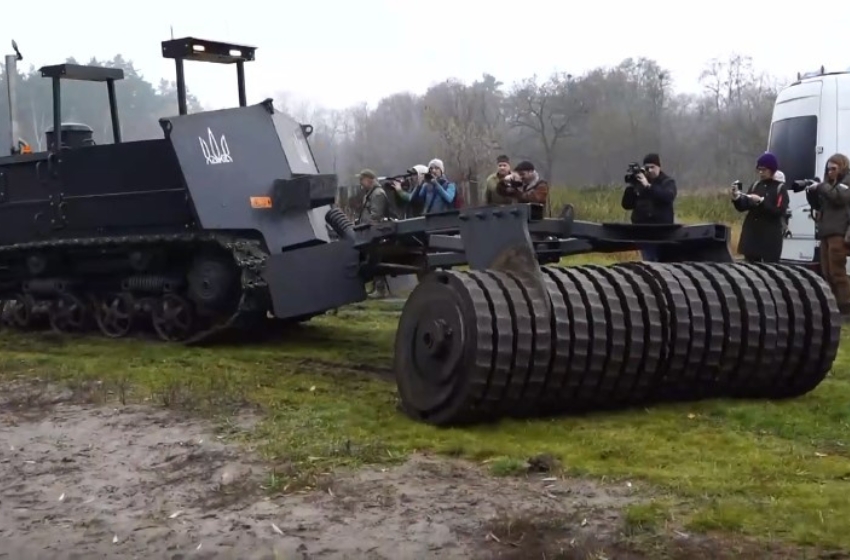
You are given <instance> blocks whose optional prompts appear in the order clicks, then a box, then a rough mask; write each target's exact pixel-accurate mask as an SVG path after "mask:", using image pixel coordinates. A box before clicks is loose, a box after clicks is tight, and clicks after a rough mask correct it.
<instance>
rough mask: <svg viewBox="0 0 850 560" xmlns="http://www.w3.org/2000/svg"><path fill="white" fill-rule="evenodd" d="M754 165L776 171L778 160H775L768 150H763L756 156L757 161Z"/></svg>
mask: <svg viewBox="0 0 850 560" xmlns="http://www.w3.org/2000/svg"><path fill="white" fill-rule="evenodd" d="M756 167H764V168H765V169H770V170H771V171H772V172H774V173H776V170H777V169H779V161H777V159H776V156H775V155H773V154H771V153H770V152H765V153H763V154H762V155H761V156H760V157H759V158H758V161H756Z"/></svg>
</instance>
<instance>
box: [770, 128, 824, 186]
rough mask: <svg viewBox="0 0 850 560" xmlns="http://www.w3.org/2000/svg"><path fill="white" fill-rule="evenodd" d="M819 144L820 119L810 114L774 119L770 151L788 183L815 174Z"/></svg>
mask: <svg viewBox="0 0 850 560" xmlns="http://www.w3.org/2000/svg"><path fill="white" fill-rule="evenodd" d="M817 144H818V118H817V117H816V116H814V115H807V116H805V117H793V118H790V119H783V120H781V121H776V122H774V123H773V125H772V126H771V127H770V141H769V145H768V148H767V150H768V151H769V152H773V154H774V155H776V158H777V159H778V160H779V168H780V169H781V170H782V172H783V173H785V182H786V183H790V182H792V181H796V180H797V179H810V178H811V177H812V173H813V172H814V171H815V165H817V153H816V152H815V150H817ZM818 173H821V171H819V170H818Z"/></svg>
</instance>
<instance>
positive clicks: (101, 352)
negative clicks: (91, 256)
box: [0, 191, 850, 548]
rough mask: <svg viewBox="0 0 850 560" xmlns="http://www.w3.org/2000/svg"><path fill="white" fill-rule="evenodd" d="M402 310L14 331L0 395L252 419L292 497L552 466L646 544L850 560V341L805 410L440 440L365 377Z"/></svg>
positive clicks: (570, 424)
mask: <svg viewBox="0 0 850 560" xmlns="http://www.w3.org/2000/svg"><path fill="white" fill-rule="evenodd" d="M566 192H567V193H569V196H571V197H572V201H573V203H574V204H576V205H577V206H579V207H580V208H582V209H583V210H582V212H585V213H586V214H581V213H580V217H582V218H587V219H595V220H611V219H621V218H618V217H613V216H610V215H605V214H604V213H603V211H602V208H603V207H604V206H606V204H608V203H610V202H611V201H612V200H617V201H618V199H617V198H616V196H615V195H614V194H612V193H606V192H594V191H585V192H579V191H566ZM558 196H561V193H560V192H559V193H558ZM593 200H598V204H595V203H591V202H589V201H593ZM576 201H578V202H576ZM725 204H728V200H720V199H718V198H717V197H711V196H708V197H705V198H704V199H703V200H701V201H696V202H694V201H692V200H691V199H687V198H686V199H684V200H683V201H682V205H681V208H682V210H681V214H682V215H685V214H686V210H685V209H687V212H693V214H690V218H691V219H689V221H714V220H720V221H727V222H728V223H735V222H733V221H731V220H721V217H723V216H724V212H725V213H726V215H727V217H729V216H731V217H732V218H736V219H737V216H734V215H732V214H730V212H729V209H728V208H727V207H726V206H725ZM589 258H590V257H586V256H585V257H581V258H575V259H568V261H569V262H574V263H579V262H586V261H587V260H589ZM616 258H620V256H610V255H609V256H606V260H609V261H610V260H612V259H616ZM597 262H599V261H597ZM602 262H605V261H602ZM399 310H400V305H399V304H397V303H396V304H393V303H389V302H369V303H366V304H362V305H353V306H349V307H346V308H344V309H342V310H340V312H339V313H338V314H337V315H335V316H323V317H318V318H316V319H314V320H313V321H311V322H310V323H308V324H306V325H303V326H301V327H299V328H297V329H294V330H293V331H292V332H290V333H288V334H286V335H284V336H283V337H282V339H281V340H280V341H279V342H277V343H274V344H262V345H260V344H258V345H250V346H240V347H219V348H184V347H180V346H170V345H163V344H160V343H154V342H150V343H149V342H144V341H110V340H103V339H98V338H63V339H58V338H56V337H53V336H49V335H30V336H25V335H22V334H18V333H12V332H2V333H0V349H2V352H0V380H4V381H6V382H9V381H13V380H15V381H21V380H26V381H29V382H33V383H34V386H35V387H36V392H37V387H39V386H41V387H44V386H46V385H47V384H49V383H62V384H65V385H67V386H70V387H71V388H73V389H75V390H77V391H78V392H81V393H85V395H86V397H87V398H92V397H96V398H104V399H109V400H110V401H112V402H115V401H121V402H149V403H152V404H155V405H159V406H168V407H173V408H176V409H181V410H184V409H190V410H194V411H196V412H197V413H201V414H213V415H220V416H223V417H227V416H228V415H230V414H232V413H235V412H236V411H239V410H244V408H245V407H246V406H249V407H253V409H255V410H256V411H257V412H258V413H259V417H260V421H259V424H258V425H256V427H254V428H252V429H251V430H250V431H249V432H248V433H245V434H243V436H242V437H244V438H246V439H248V440H249V441H250V442H251V443H253V444H255V445H256V446H257V447H258V448H259V449H260V451H261V452H262V453H263V454H264V455H265V456H266V457H267V458H268V459H269V461H270V462H271V464H272V465H274V466H275V469H276V470H275V473H274V474H273V475H272V476H271V477H270V478H271V480H270V482H271V483H272V484H273V485H274V486H275V488H277V489H280V490H291V489H294V488H300V487H304V486H309V485H312V484H315V483H316V480H317V478H318V476H319V474H320V473H322V472H327V471H329V470H331V469H333V468H335V467H341V466H353V467H356V466H360V465H363V464H376V463H377V464H381V463H386V464H388V463H393V462H397V461H401V460H403V459H404V458H405V457H406V456H407V455H409V454H410V453H411V452H414V451H426V452H433V453H442V454H447V455H452V456H459V457H464V458H468V459H470V460H474V461H480V462H485V461H486V464H487V466H488V468H489V471H490V473H491V474H493V475H495V476H512V475H516V474H519V473H522V472H523V471H524V465H525V462H526V460H528V459H529V458H531V457H535V456H539V455H541V454H549V455H552V456H553V457H555V458H556V459H557V460H558V461H559V462H560V464H561V465H562V468H563V471H564V473H565V474H568V475H581V476H590V477H595V478H605V479H606V480H608V481H612V482H615V483H618V484H625V483H626V482H627V481H628V482H631V483H632V484H633V486H634V487H636V488H637V489H638V490H639V491H640V490H643V491H644V492H645V493H646V496H647V499H649V498H652V501H647V502H645V503H641V504H637V505H635V506H632V507H630V508H629V509H628V510H627V512H626V515H627V521H628V525H629V526H630V527H633V528H634V529H635V530H636V531H641V530H648V529H649V528H651V527H654V526H657V525H660V524H664V523H666V521H667V520H668V519H671V518H673V517H675V518H676V520H677V522H678V523H682V524H683V525H684V527H685V528H686V529H689V530H693V531H701V532H703V531H712V530H720V531H723V532H733V533H736V532H737V533H742V534H747V535H752V536H756V537H760V538H771V539H780V540H783V541H787V542H793V543H797V544H803V545H820V546H826V547H842V548H850V531H847V530H846V528H847V524H848V521H847V520H848V519H850V500H848V499H847V496H846V491H847V488H848V480H850V451H849V450H848V448H847V445H848V439H850V437H849V436H848V424H850V407H848V405H847V403H848V402H850V350H848V349H847V341H846V340H845V341H843V345H842V350H841V352H840V354H839V357H838V360H837V362H836V364H835V368H834V370H833V372H832V374H831V376H830V377H829V378H828V379H827V380H826V381H825V382H824V383H823V384H822V385H821V386H820V387H819V388H818V389H817V390H815V391H814V392H813V393H811V394H809V395H807V396H805V397H803V398H800V399H797V400H793V401H788V402H782V403H773V402H740V401H736V402H732V401H707V402H703V403H691V404H686V405H666V406H657V407H654V408H651V409H638V410H631V411H624V412H617V413H605V414H596V415H590V416H586V417H582V418H561V419H545V420H534V421H511V420H506V421H503V422H501V423H499V424H497V425H491V426H480V427H474V428H468V429H436V428H432V427H429V426H426V425H422V424H418V423H415V422H413V421H411V420H409V419H407V418H406V417H404V416H403V415H401V413H399V412H398V411H397V409H396V405H397V397H396V393H395V388H394V385H393V384H392V383H391V382H388V381H387V380H386V379H379V378H378V377H376V376H374V375H369V374H366V373H364V372H363V369H375V370H378V371H379V372H381V373H384V374H387V375H389V372H390V371H391V368H392V349H393V339H394V335H395V326H396V321H397V317H398V311H399ZM844 338H847V336H845V337H844ZM33 380H35V381H33ZM93 382H97V383H96V384H95V385H93V384H92V383H93ZM7 386H8V385H7ZM30 391H33V389H32V388H31V389H30ZM21 404H24V405H25V404H26V403H25V402H22V403H21Z"/></svg>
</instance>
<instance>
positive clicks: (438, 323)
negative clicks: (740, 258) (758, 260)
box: [394, 262, 841, 425]
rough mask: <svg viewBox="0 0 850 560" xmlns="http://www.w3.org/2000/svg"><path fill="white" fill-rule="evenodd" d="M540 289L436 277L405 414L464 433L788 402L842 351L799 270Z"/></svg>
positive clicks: (511, 281)
mask: <svg viewBox="0 0 850 560" xmlns="http://www.w3.org/2000/svg"><path fill="white" fill-rule="evenodd" d="M536 278H537V280H536V281H534V282H529V281H528V279H527V278H526V279H525V280H523V277H522V276H521V275H518V274H516V273H512V272H502V271H493V270H485V271H464V272H460V271H439V272H435V273H432V274H430V275H429V276H427V277H426V278H424V279H423V280H422V282H420V284H419V285H418V286H417V287H416V288H415V289H414V290H413V292H412V293H411V295H410V297H409V298H408V300H407V302H406V304H405V306H404V309H403V311H402V314H401V318H400V321H399V326H398V331H397V333H396V343H395V364H394V367H395V372H396V382H397V385H398V390H399V395H400V398H401V401H402V402H401V405H402V408H403V410H404V411H405V412H406V413H407V414H408V415H410V416H411V417H413V418H415V419H417V420H419V421H423V422H428V423H432V424H437V425H454V424H467V423H475V422H485V421H491V420H495V419H498V418H500V417H505V416H535V415H550V414H565V413H571V412H587V411H594V410H600V409H606V408H617V407H626V406H632V405H638V404H646V403H648V402H652V401H656V402H657V401H664V400H667V401H684V400H692V399H702V398H708V397H746V398H776V399H778V398H789V397H795V396H800V395H803V394H805V393H807V392H809V391H811V390H812V389H814V388H815V387H817V385H818V384H819V383H820V382H821V381H822V380H823V379H824V377H825V376H826V374H827V373H828V371H829V370H830V368H831V367H832V363H833V361H834V360H835V357H836V354H837V351H838V343H839V336H840V331H841V317H840V315H839V312H838V307H837V304H836V301H835V298H834V297H833V295H832V293H831V292H830V289H829V286H828V285H827V284H826V282H824V280H823V279H822V278H821V277H820V276H818V275H817V274H815V273H813V272H811V271H809V270H806V269H805V268H802V267H792V266H786V265H775V264H769V265H768V264H748V263H704V262H693V263H692V262H687V263H675V264H674V263H663V264H662V263H644V262H632V263H620V264H616V265H612V266H592V265H591V266H570V267H543V268H542V274H541V275H537V276H536ZM541 284H542V285H541ZM535 286H538V288H537V289H535ZM544 288H545V289H544Z"/></svg>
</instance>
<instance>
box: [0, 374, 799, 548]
mask: <svg viewBox="0 0 850 560" xmlns="http://www.w3.org/2000/svg"><path fill="white" fill-rule="evenodd" d="M75 394H76V395H78V394H79V392H77V393H73V392H72V393H68V392H65V393H61V394H55V393H54V392H51V391H49V390H44V391H40V392H39V394H38V396H37V397H30V398H22V396H21V393H20V391H17V390H15V389H13V388H11V387H6V388H4V390H3V392H2V395H3V396H2V397H0V447H1V448H0V558H9V559H14V560H29V559H39V560H48V559H56V560H71V559H93V558H164V559H173V560H177V559H182V558H186V559H190V558H240V559H246V560H252V559H260V558H263V559H265V558H268V559H273V558H287V559H299V558H322V559H343V558H352V559H400V558H403V559H408V558H409V559H420V558H421V559H426V558H440V559H450V560H451V559H455V558H457V559H461V558H463V559H473V560H487V559H496V558H499V559H531V558H547V559H552V558H561V559H567V558H576V559H579V558H580V559H588V558H594V559H599V560H601V559H605V558H618V559H619V558H726V557H729V558H731V557H732V556H723V555H722V554H719V552H723V551H733V550H735V551H737V554H736V556H734V557H738V558H741V557H744V558H746V557H750V556H748V555H747V554H746V551H745V549H742V548H740V546H739V547H738V548H737V549H736V548H735V547H733V546H731V545H730V543H728V542H723V541H714V540H710V539H705V538H702V537H700V538H696V537H691V536H687V535H679V536H678V537H675V538H674V541H675V542H673V541H670V540H669V539H668V540H664V542H663V543H661V544H660V545H658V546H655V545H656V544H658V543H652V542H648V541H647V539H643V541H642V542H641V547H642V552H640V553H638V552H637V550H638V548H636V547H634V546H632V544H631V543H630V542H629V539H627V538H626V539H624V537H623V535H622V531H623V529H624V522H623V519H622V514H621V511H622V509H623V507H624V506H626V505H628V504H630V503H633V502H634V501H635V500H637V499H641V498H643V497H645V496H638V495H636V493H635V488H631V487H629V486H627V485H620V486H616V487H602V486H600V485H597V484H595V483H592V482H588V481H581V480H557V479H555V478H554V477H551V476H550V475H549V474H548V473H545V472H543V473H534V474H531V475H529V476H528V477H509V478H494V477H491V476H488V475H486V474H484V473H483V470H482V469H481V468H480V467H477V466H473V465H470V464H468V463H464V462H461V461H454V460H448V459H437V458H431V457H426V456H421V455H416V456H413V457H412V458H411V459H410V460H409V461H408V462H407V463H405V464H404V465H402V466H400V467H393V468H387V469H374V468H373V469H367V470H362V471H357V472H351V473H336V474H334V475H331V474H328V475H327V476H325V477H323V478H320V481H319V487H318V488H317V489H315V490H312V491H310V492H303V493H298V494H294V495H285V496H276V497H271V498H270V497H268V493H267V491H266V488H267V487H268V485H269V484H271V483H272V482H273V480H272V476H273V475H272V474H271V473H272V472H273V471H272V470H271V469H269V468H268V466H267V465H264V464H262V463H261V462H260V461H259V460H258V458H257V457H256V455H255V454H254V453H253V452H252V450H251V449H249V448H246V447H244V446H239V445H236V444H232V443H227V442H226V441H225V439H224V437H223V436H221V435H219V434H218V433H217V432H216V430H214V429H213V427H212V426H210V424H209V423H206V422H202V421H200V420H197V419H193V418H190V417H187V416H185V415H178V414H176V413H174V412H173V411H166V410H162V409H155V408H151V407H141V406H121V407H119V408H115V407H105V406H98V405H94V404H91V403H88V404H86V403H81V402H79V399H78V398H74V395H75ZM36 412H38V413H36ZM242 420H243V422H245V423H247V422H250V421H251V419H250V418H246V419H242ZM240 427H241V428H244V427H247V424H243V425H240ZM237 429H238V428H237ZM532 463H533V462H532ZM535 464H536V463H535ZM536 470H545V469H540V468H536ZM652 538H657V535H654V536H653V537H652ZM647 546H649V549H647ZM736 546H737V545H736ZM653 547H654V552H653ZM761 550H762V552H763V551H764V549H761ZM647 551H648V552H647ZM752 557H753V558H757V557H759V556H757V555H756V556H752ZM773 557H777V558H782V557H783V556H773Z"/></svg>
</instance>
